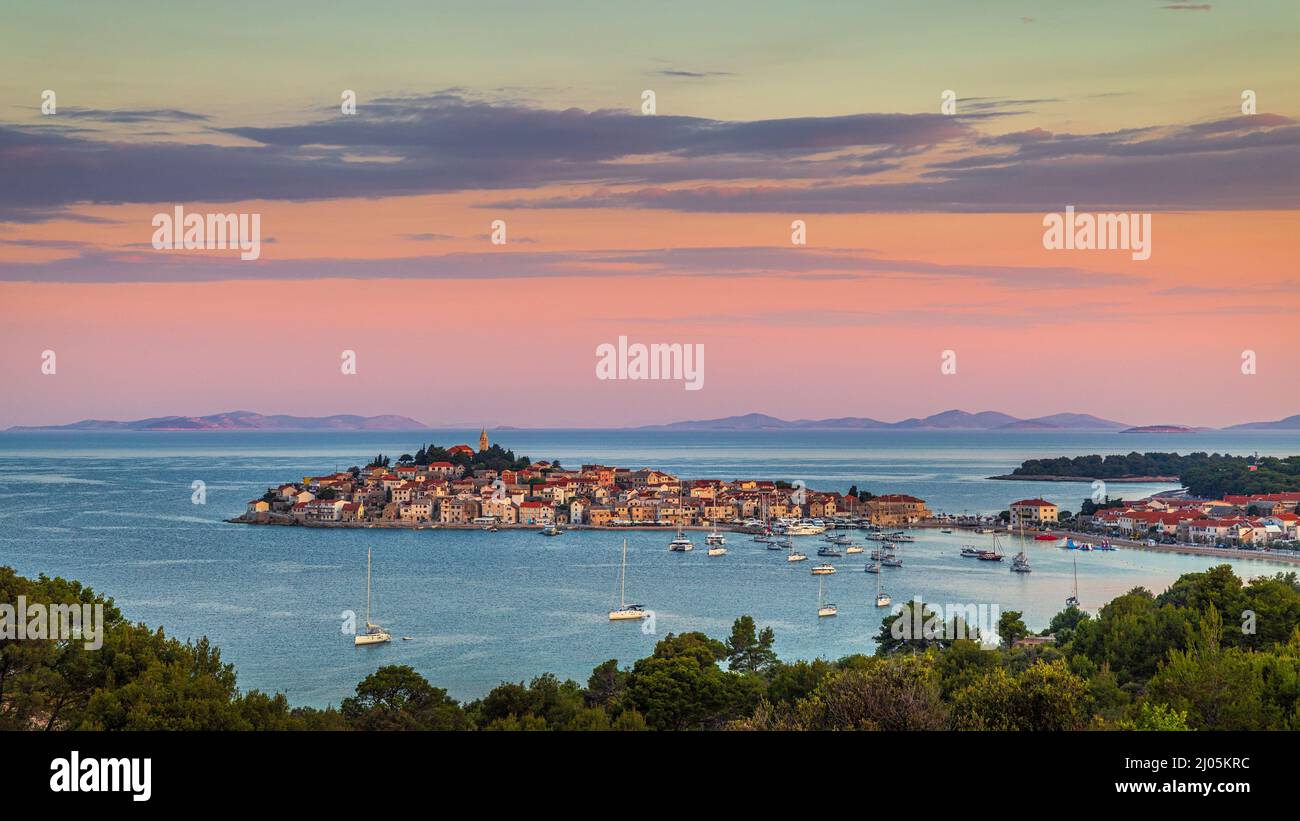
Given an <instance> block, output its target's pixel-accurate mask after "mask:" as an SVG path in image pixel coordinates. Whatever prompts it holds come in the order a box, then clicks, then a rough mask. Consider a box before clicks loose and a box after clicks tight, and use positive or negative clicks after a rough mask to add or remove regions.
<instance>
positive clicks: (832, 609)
mask: <svg viewBox="0 0 1300 821" xmlns="http://www.w3.org/2000/svg"><path fill="white" fill-rule="evenodd" d="M825 581H826V580H825V579H818V580H817V618H819V619H822V618H825V617H827V616H834V615H837V614H838V613H839V612H840V609H839V608H838V607H836V606H835V605H833V604H829V603H827V602H825V601H823V600H822V589H823V586H824V585H823V583H824V582H825Z"/></svg>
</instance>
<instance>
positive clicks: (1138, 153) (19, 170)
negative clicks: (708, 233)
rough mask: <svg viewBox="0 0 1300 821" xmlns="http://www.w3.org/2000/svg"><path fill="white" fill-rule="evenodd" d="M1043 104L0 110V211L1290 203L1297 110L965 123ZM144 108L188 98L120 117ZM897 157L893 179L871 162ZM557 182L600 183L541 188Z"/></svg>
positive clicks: (1295, 190)
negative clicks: (682, 110)
mask: <svg viewBox="0 0 1300 821" xmlns="http://www.w3.org/2000/svg"><path fill="white" fill-rule="evenodd" d="M1047 102H1052V101H1051V100H1048V99H1033V100H1013V99H1007V98H978V97H976V98H967V100H966V105H967V106H968V107H970V108H974V109H976V110H974V111H970V112H967V113H966V114H963V115H958V116H943V115H940V114H937V113H936V114H880V113H869V114H851V115H843V116H834V117H792V118H785V119H771V120H753V121H723V120H710V119H706V118H699V117H676V116H642V115H640V114H635V113H630V112H626V111H610V110H597V111H586V110H581V109H564V110H557V109H546V108H540V107H536V106H532V105H526V104H522V103H517V102H508V101H493V102H484V101H480V100H474V99H469V98H467V97H465V96H463V95H461V94H460V93H457V92H455V91H444V92H439V93H436V94H431V95H426V96H423V97H404V98H380V99H377V100H373V101H370V102H365V103H363V104H362V105H361V106H360V107H359V109H358V114H357V115H355V116H343V115H341V114H328V115H327V114H324V113H317V114H316V115H314V118H313V119H311V120H309V121H308V122H305V123H300V124H295V125H285V126H279V127H260V128H252V127H242V128H226V129H220V130H218V133H220V134H222V136H223V139H229V138H231V137H234V138H238V140H239V144H233V145H231V144H220V145H218V144H211V143H203V144H195V143H193V142H181V141H149V142H145V141H140V140H130V141H117V142H113V141H108V140H105V139H96V138H87V137H84V136H82V135H79V134H76V133H70V132H69V131H68V130H67V129H66V128H62V127H58V126H51V125H49V124H44V123H42V124H40V125H28V126H0V221H9V222H38V221H43V220H48V219H58V218H68V217H69V214H71V213H72V212H71V211H70V210H69V209H70V208H75V207H78V206H81V205H83V204H118V203H176V202H180V203H187V202H189V203H212V204H215V203H224V202H235V201H243V200H251V199H265V200H280V201H284V200H295V201H296V200H300V201H309V200H323V199H338V198H369V197H383V196H395V195H419V194H431V193H443V192H454V191H492V190H502V189H515V190H525V191H526V190H529V189H543V188H550V189H551V190H550V191H548V194H550V196H547V197H545V198H541V199H537V198H533V197H529V196H527V195H516V196H512V197H511V198H510V199H508V200H504V201H502V202H498V203H496V204H495V205H494V206H493V207H541V208H594V207H603V208H659V209H673V210H680V211H685V212H692V211H735V212H780V211H787V212H793V213H828V212H843V213H852V212H873V211H911V210H918V211H939V212H943V211H953V212H972V211H1005V210H1013V211H1014V210H1057V209H1059V208H1060V207H1062V206H1063V204H1067V203H1068V204H1074V205H1076V206H1078V207H1095V208H1122V209H1136V208H1146V209H1165V208H1177V209H1213V208H1228V209H1239V208H1292V207H1296V206H1297V203H1300V185H1297V184H1296V182H1297V177H1298V174H1297V167H1298V165H1300V151H1297V150H1296V149H1297V148H1298V147H1300V125H1297V124H1296V123H1295V121H1294V120H1292V119H1290V118H1287V117H1282V116H1279V115H1270V114H1260V115H1255V116H1252V117H1233V118H1228V119H1225V120H1218V121H1214V122H1208V123H1198V124H1192V125H1187V126H1181V127H1166V128H1154V127H1151V128H1136V129H1125V130H1120V131H1114V132H1108V133H1100V134H1054V133H1050V132H1047V131H1044V130H1042V129H1029V130H1024V131H1017V132H1012V133H1009V134H1003V135H997V136H993V135H986V134H983V133H982V132H981V131H979V130H977V129H976V124H978V123H981V122H992V121H993V120H992V119H991V118H996V117H1001V116H1004V115H1005V114H1006V113H1007V112H1006V108H1007V107H1008V106H1011V107H1014V106H1024V105H1030V104H1039V103H1047ZM158 112H169V113H171V114H177V113H179V114H182V115H185V112H175V111H173V110H171V109H157V110H147V111H146V110H140V111H136V112H135V114H137V115H143V114H146V113H153V114H157V113H158ZM117 113H118V114H122V113H123V112H117ZM186 116H190V115H186ZM192 116H196V117H197V116H201V115H192ZM958 152H960V153H958ZM954 157H956V158H955V159H954ZM904 168H906V169H907V173H908V177H907V178H904V179H903V181H897V180H895V179H891V180H889V181H887V182H886V181H879V182H877V181H875V180H873V179H872V178H873V177H878V176H880V175H882V174H884V173H885V172H891V171H900V170H902V169H904ZM557 186H582V187H583V190H584V192H585V191H587V190H590V189H596V190H595V193H591V194H588V193H583V194H579V195H572V196H555V195H554V188H555V187H557Z"/></svg>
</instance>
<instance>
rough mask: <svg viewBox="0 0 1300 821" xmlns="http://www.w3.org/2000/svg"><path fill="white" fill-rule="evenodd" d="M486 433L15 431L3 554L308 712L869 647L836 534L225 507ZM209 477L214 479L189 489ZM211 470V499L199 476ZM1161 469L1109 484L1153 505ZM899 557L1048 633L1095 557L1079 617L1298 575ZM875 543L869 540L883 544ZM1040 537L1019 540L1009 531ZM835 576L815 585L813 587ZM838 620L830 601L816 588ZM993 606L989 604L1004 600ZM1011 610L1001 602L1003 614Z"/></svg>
mask: <svg viewBox="0 0 1300 821" xmlns="http://www.w3.org/2000/svg"><path fill="white" fill-rule="evenodd" d="M490 433H491V435H492V438H493V440H494V441H498V442H499V443H500V444H501V445H503V446H504V447H508V448H511V449H513V450H514V451H515V453H516V454H519V455H527V456H529V457H531V458H532V459H535V460H536V459H547V460H552V461H556V460H558V461H559V462H561V463H562V464H563V465H564V466H566V467H577V466H579V465H580V464H584V463H600V464H606V465H619V466H627V467H631V468H633V469H636V468H641V467H655V468H660V469H664V470H667V471H670V472H672V473H674V474H677V475H680V476H684V477H688V478H720V479H733V478H742V477H752V478H759V479H784V480H786V481H791V482H793V481H796V480H802V481H803V482H804V483H805V484H806V486H807V487H809V488H811V489H814V490H839V491H844V490H847V489H848V488H849V487H850V486H851V485H856V486H857V487H858V488H860V489H863V490H869V491H871V492H873V493H877V494H880V493H908V494H912V495H915V496H919V497H921V498H923V499H925V500H926V501H927V503H928V504H929V506H930V508H931V509H933V510H937V511H941V512H947V513H957V514H960V513H996V512H997V511H1000V510H1004V509H1006V507H1007V505H1008V503H1009V502H1011V501H1013V500H1015V499H1021V498H1028V497H1034V496H1041V497H1043V498H1046V499H1049V500H1051V501H1054V502H1057V503H1058V504H1060V505H1062V506H1063V507H1064V508H1066V509H1069V510H1073V511H1077V510H1078V509H1079V505H1080V503H1081V502H1082V501H1083V500H1084V499H1085V498H1087V497H1089V496H1090V495H1091V493H1092V488H1091V486H1090V483H1089V482H1069V483H1059V482H1009V481H994V480H990V479H989V478H988V477H990V476H994V475H999V474H1005V473H1009V472H1010V471H1011V470H1012V469H1013V468H1015V467H1016V466H1017V465H1019V464H1020V463H1021V462H1022V461H1024V460H1025V459H1030V458H1039V457H1052V456H1074V455H1084V454H1089V453H1103V454H1108V453H1128V452H1131V451H1177V452H1180V453H1186V452H1190V451H1206V452H1211V453H1214V452H1219V453H1232V454H1250V453H1254V452H1258V453H1259V454H1260V455H1277V456H1286V455H1292V454H1297V453H1300V432H1266V431H1249V432H1248V431H1241V432H1228V431H1224V432H1200V433H1195V434H1164V435H1161V434H1120V433H1100V432H1097V433H1094V432H1077V433H1076V432H1054V431H1003V432H985V431H979V432H974V431H906V432H904V431H780V432H769V431H757V432H648V431H633V430H627V431H608V430H502V431H492V432H490ZM477 438H478V431H477V430H432V431H416V432H392V433H390V432H364V433H352V432H331V433H296V432H295V433H280V432H152V433H97V432H3V433H0V565H8V566H11V567H13V568H14V569H15V570H17V571H18V572H19V573H21V574H23V575H27V576H36V575H37V574H41V573H44V574H46V575H49V576H64V577H68V578H75V579H79V580H81V581H82V582H84V583H86V584H88V585H90V586H91V587H93V588H94V589H95V590H96V591H97V592H99V593H102V594H105V595H108V596H112V597H113V599H114V601H115V603H116V604H117V606H118V607H119V608H120V609H121V610H122V611H123V612H124V613H125V614H126V616H127V617H128V618H130V619H132V620H135V621H140V622H144V623H146V624H148V625H151V626H162V627H163V628H164V629H165V630H166V632H167V633H168V634H169V635H172V636H176V637H178V638H181V639H196V638H198V637H201V636H207V637H208V638H209V639H211V640H212V641H213V642H214V643H215V644H216V645H217V646H219V647H220V648H221V653H222V658H223V660H225V661H227V662H231V663H233V664H234V665H235V667H236V670H237V672H238V676H239V684H240V686H241V688H244V689H252V688H257V689H261V690H264V691H268V692H283V693H286V694H287V696H288V698H289V700H290V702H291V703H293V704H302V705H312V706H324V705H327V704H335V705H337V704H338V703H339V702H340V701H341V700H342V699H343V698H345V697H347V696H349V695H351V694H352V693H353V692H354V689H355V687H356V684H357V683H358V682H359V681H360V680H361V679H362V678H364V677H365V676H366V675H368V674H369V673H371V672H373V671H374V670H375V669H376V668H377V667H379V666H381V665H385V664H406V665H410V666H411V667H413V668H415V669H416V670H417V671H419V672H420V673H422V674H423V675H424V676H425V677H426V678H428V679H429V680H430V681H431V682H432V683H433V684H435V685H436V686H438V687H442V688H445V689H446V690H447V691H448V692H449V693H450V694H451V695H452V696H454V697H456V698H459V699H463V700H469V699H473V698H477V697H480V696H482V695H484V694H485V693H486V692H487V691H489V690H490V689H491V688H492V687H494V686H495V685H497V684H499V683H500V682H502V681H514V682H518V681H528V680H531V679H532V678H533V677H535V676H537V675H540V674H542V673H544V672H552V673H555V674H556V675H558V676H560V677H561V678H566V677H568V678H573V679H575V680H577V681H579V682H585V681H586V677H587V676H588V675H589V674H590V671H591V669H592V668H593V667H595V666H596V665H597V664H600V663H601V662H603V661H605V660H607V659H618V660H619V662H620V663H623V664H630V663H631V662H633V661H635V660H636V659H638V658H640V657H642V656H644V655H647V654H648V653H650V652H651V650H652V649H653V647H654V644H655V642H656V641H657V640H659V639H660V638H662V637H663V636H664V635H666V634H667V633H670V632H672V633H681V632H684V631H692V630H698V631H703V632H705V633H707V634H709V635H711V636H714V637H716V638H719V639H725V638H726V636H727V635H728V634H729V632H730V628H731V624H732V622H733V621H734V620H735V619H736V618H737V617H738V616H741V615H751V616H753V617H754V619H755V620H756V621H757V622H758V624H759V625H760V626H770V627H772V628H773V630H774V631H775V634H776V651H777V653H778V655H780V657H781V658H783V659H787V660H793V659H812V658H816V657H823V658H827V659H835V658H840V657H842V656H845V655H849V654H852V653H871V652H873V650H874V647H875V643H874V640H873V639H874V636H875V635H876V633H877V632H878V630H879V627H880V623H881V619H882V618H883V616H884V615H886V614H887V613H888V612H889V610H890V608H877V607H876V606H875V594H876V584H877V579H876V577H875V576H874V575H871V574H867V573H864V572H863V568H864V565H865V563H866V561H865V559H864V556H865V555H866V554H858V555H852V556H845V557H843V558H840V559H832V560H830V561H832V563H834V564H835V565H836V567H837V570H838V572H837V573H835V574H834V575H831V576H813V575H811V574H810V573H809V569H810V566H811V565H814V564H816V563H817V562H818V557H817V556H816V555H815V550H816V548H817V547H819V546H821V545H822V544H823V542H822V540H821V538H820V537H817V536H813V537H805V538H801V539H799V540H797V543H798V546H799V548H800V549H801V550H802V551H803V552H805V553H807V554H808V555H809V557H810V559H809V561H807V562H801V563H789V562H787V561H786V560H785V556H784V555H783V554H782V553H780V552H778V551H769V550H767V549H765V546H764V545H762V544H759V543H756V542H754V541H752V540H751V539H750V537H748V536H743V535H740V534H733V535H729V536H728V542H727V547H728V553H727V555H726V556H719V557H708V556H706V555H705V550H704V545H703V534H697V535H696V538H695V541H696V550H694V551H693V552H690V553H670V552H669V551H668V550H667V543H668V540H669V539H670V538H671V536H670V535H669V534H666V533H661V532H646V531H628V532H593V531H585V532H582V531H571V532H568V533H565V534H564V535H563V536H560V537H557V538H545V537H541V536H539V535H537V534H536V533H533V532H499V533H487V532H482V531H455V530H444V529H434V530H421V531H404V530H377V529H365V530H345V529H338V530H322V529H314V528H299V527H272V526H249V525H237V524H227V523H225V522H224V521H223V520H225V519H228V518H230V517H232V516H235V515H237V514H239V513H241V512H242V511H243V510H244V506H245V502H246V501H247V500H249V499H252V498H255V497H257V496H260V495H261V494H262V493H263V492H264V491H265V490H266V489H267V488H268V487H271V486H274V485H277V484H279V483H282V482H285V481H290V480H295V479H301V478H302V477H303V476H304V475H313V474H320V473H325V472H328V471H333V470H338V469H345V468H347V467H349V466H352V465H362V464H365V463H366V462H367V461H369V460H370V458H371V457H373V456H374V455H375V454H377V453H384V454H388V455H389V456H391V457H392V458H394V459H396V458H397V457H398V456H400V455H401V454H403V453H414V452H415V451H416V450H417V449H418V447H419V446H420V445H421V444H424V443H435V444H439V445H443V446H449V445H453V444H457V443H469V444H473V443H476V442H477ZM200 482H201V483H202V484H201V485H196V483H200ZM199 488H201V489H202V490H203V493H201V494H200V493H198V492H197V490H198V489H199ZM1173 489H1176V488H1175V487H1174V486H1173V485H1166V484H1141V485H1129V484H1112V485H1111V486H1110V488H1109V492H1110V494H1111V496H1112V497H1114V496H1122V497H1124V498H1140V497H1143V496H1147V495H1150V494H1152V493H1158V492H1162V491H1168V490H1173ZM913 535H914V536H915V538H916V541H915V542H914V543H910V544H907V545H905V546H903V547H902V548H901V549H900V557H901V558H902V559H903V567H901V568H885V569H884V575H883V576H882V577H881V578H880V584H881V586H882V587H883V588H884V590H885V591H886V592H888V593H889V594H890V595H891V596H892V598H893V601H894V605H895V606H897V605H900V604H902V603H904V602H906V601H909V600H911V599H912V598H913V597H916V596H920V597H922V598H923V599H924V600H925V601H926V602H927V603H935V604H938V605H942V606H944V607H945V608H946V607H948V606H950V605H952V606H960V607H963V608H966V607H970V606H976V607H978V606H981V605H983V606H985V607H986V608H988V612H989V613H990V614H992V613H995V612H998V611H1005V610H1017V611H1020V612H1022V613H1023V614H1024V619H1025V622H1026V623H1027V624H1028V626H1029V627H1030V628H1031V629H1034V630H1037V629H1041V628H1043V627H1045V626H1046V625H1047V624H1048V622H1049V621H1050V619H1051V617H1052V616H1053V614H1055V613H1057V612H1058V611H1060V610H1061V609H1062V608H1063V607H1064V601H1065V598H1066V597H1067V596H1069V595H1070V594H1071V592H1072V590H1073V589H1074V586H1075V583H1076V582H1075V579H1076V574H1077V586H1078V592H1079V598H1080V599H1081V601H1082V605H1083V607H1084V609H1092V610H1095V609H1096V608H1098V607H1100V606H1101V605H1102V604H1104V603H1105V602H1106V601H1108V600H1110V599H1111V598H1114V597H1115V596H1117V595H1120V594H1122V593H1125V592H1127V591H1129V590H1131V589H1133V588H1135V587H1145V588H1147V589H1149V590H1152V591H1155V592H1159V591H1161V590H1163V589H1164V588H1166V587H1167V586H1168V585H1169V584H1170V583H1171V582H1172V581H1174V580H1175V579H1176V578H1178V576H1179V575H1181V574H1183V573H1189V572H1195V571H1200V570H1204V569H1206V568H1207V567H1209V566H1212V565H1214V564H1219V563H1223V562H1224V561H1227V562H1228V563H1229V564H1232V565H1233V566H1234V567H1235V568H1236V571H1237V573H1238V574H1239V575H1242V576H1244V577H1253V576H1259V575H1271V574H1274V573H1277V572H1286V571H1288V570H1290V569H1291V568H1289V567H1287V566H1283V565H1279V564H1275V563H1270V562H1266V561H1259V560H1223V559H1208V558H1199V557H1195V556H1184V555H1177V554H1168V553H1155V552H1146V551H1139V550H1121V551H1118V552H1091V553H1080V552H1078V551H1067V550H1063V549H1059V548H1055V547H1052V546H1045V544H1046V543H1043V542H1033V541H1032V540H1030V541H1028V542H1027V543H1026V544H1025V545H1024V546H1025V549H1026V550H1027V551H1028V553H1029V555H1030V559H1031V561H1032V564H1033V572H1032V573H1031V574H1025V575H1021V574H1015V573H1011V572H1010V571H1009V568H1008V565H1009V562H1003V563H1000V564H999V563H991V562H989V563H985V562H977V561H972V560H969V559H962V558H960V557H959V555H958V552H959V550H960V549H961V547H962V545H963V544H965V543H971V542H973V541H974V540H976V539H990V538H991V537H987V536H982V537H977V536H974V535H972V534H960V533H958V534H942V533H940V532H939V531H938V530H934V529H924V530H915V531H913ZM624 539H626V540H627V554H628V566H627V579H626V589H627V598H628V601H629V602H635V603H638V604H641V605H643V606H645V607H646V608H647V609H649V610H652V611H653V612H654V619H653V622H651V621H650V620H647V621H645V622H635V621H627V622H616V623H611V622H609V621H608V619H607V617H606V614H607V611H608V610H609V609H610V607H611V605H612V604H613V603H615V602H616V601H617V597H618V575H619V565H620V557H621V555H622V550H623V540H624ZM867 546H868V550H869V549H870V546H871V544H870V543H867ZM1020 546H1021V543H1020V542H1019V540H1018V539H1016V538H1015V537H1007V538H1004V545H1003V547H1004V549H1005V550H1007V551H1008V552H1012V553H1013V552H1015V551H1016V550H1018V549H1019V548H1020ZM368 550H369V551H371V552H372V555H373V564H374V569H373V590H374V596H373V601H372V613H373V618H374V620H375V621H377V622H378V623H380V624H382V625H383V626H384V627H385V628H386V629H388V630H389V632H391V633H392V635H393V637H394V641H393V642H392V643H391V644H387V645H381V646H372V647H362V648H357V647H354V646H353V643H352V637H351V635H350V634H348V633H346V632H344V626H345V623H346V620H347V619H348V618H349V616H350V615H352V616H355V618H356V620H357V621H360V622H364V619H365V605H366V554H367V551H368ZM819 584H820V586H821V587H822V589H821V590H820V591H819ZM819 592H820V595H821V596H823V597H824V598H825V599H826V600H828V601H831V602H833V603H835V604H836V605H837V606H838V608H839V615H838V616H836V617H833V618H818V617H817V605H818V597H819ZM994 608H996V610H995V609H994ZM991 621H993V622H994V623H996V616H995V615H994V616H992V617H991Z"/></svg>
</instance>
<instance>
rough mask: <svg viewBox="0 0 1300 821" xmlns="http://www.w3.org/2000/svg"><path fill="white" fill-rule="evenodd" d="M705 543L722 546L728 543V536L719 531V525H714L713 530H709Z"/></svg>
mask: <svg viewBox="0 0 1300 821" xmlns="http://www.w3.org/2000/svg"><path fill="white" fill-rule="evenodd" d="M704 543H705V544H706V545H717V546H718V547H721V546H722V545H724V544H726V543H727V537H726V536H724V535H722V534H721V533H719V532H718V527H717V525H714V527H713V530H711V531H709V533H708V535H706V536H705V537H704ZM709 555H713V554H709Z"/></svg>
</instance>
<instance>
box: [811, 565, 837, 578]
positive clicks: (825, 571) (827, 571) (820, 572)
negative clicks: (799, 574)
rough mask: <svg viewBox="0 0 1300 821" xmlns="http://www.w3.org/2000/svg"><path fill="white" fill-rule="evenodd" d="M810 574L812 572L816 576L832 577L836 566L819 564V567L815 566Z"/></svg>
mask: <svg viewBox="0 0 1300 821" xmlns="http://www.w3.org/2000/svg"><path fill="white" fill-rule="evenodd" d="M810 572H811V573H812V574H813V575H814V576H829V575H831V574H832V573H834V572H835V565H833V564H819V565H815V566H814V567H813V569H812V570H811V571H810Z"/></svg>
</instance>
